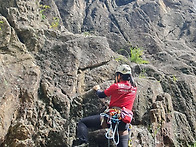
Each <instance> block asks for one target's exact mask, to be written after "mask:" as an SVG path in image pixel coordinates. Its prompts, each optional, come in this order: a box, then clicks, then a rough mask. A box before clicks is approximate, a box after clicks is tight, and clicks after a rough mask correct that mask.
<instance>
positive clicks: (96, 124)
mask: <svg viewBox="0 0 196 147" xmlns="http://www.w3.org/2000/svg"><path fill="white" fill-rule="evenodd" d="M88 128H93V129H101V120H100V115H93V116H88V117H85V118H83V119H81V120H80V122H79V123H78V128H77V136H78V138H79V140H80V141H81V143H83V142H84V143H85V142H88Z"/></svg>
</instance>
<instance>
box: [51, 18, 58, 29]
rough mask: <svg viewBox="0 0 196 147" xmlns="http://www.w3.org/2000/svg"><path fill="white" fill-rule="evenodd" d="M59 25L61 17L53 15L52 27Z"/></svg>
mask: <svg viewBox="0 0 196 147" xmlns="http://www.w3.org/2000/svg"><path fill="white" fill-rule="evenodd" d="M58 26H59V18H58V17H53V22H52V24H51V25H50V28H57V27H58Z"/></svg>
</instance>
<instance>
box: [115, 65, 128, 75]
mask: <svg viewBox="0 0 196 147" xmlns="http://www.w3.org/2000/svg"><path fill="white" fill-rule="evenodd" d="M116 72H119V73H121V74H124V75H125V74H130V75H131V68H130V66H129V65H127V64H122V65H120V66H119V67H117V70H116Z"/></svg>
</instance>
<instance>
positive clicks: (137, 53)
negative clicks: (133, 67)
mask: <svg viewBox="0 0 196 147" xmlns="http://www.w3.org/2000/svg"><path fill="white" fill-rule="evenodd" d="M117 52H118V53H125V54H126V55H127V58H128V60H129V61H131V62H135V63H137V64H148V63H149V61H147V60H144V59H142V55H143V54H144V52H143V50H142V49H140V48H138V47H133V46H130V47H129V51H127V50H125V49H120V50H119V51H117ZM119 60H124V59H123V58H122V57H119V58H116V61H119Z"/></svg>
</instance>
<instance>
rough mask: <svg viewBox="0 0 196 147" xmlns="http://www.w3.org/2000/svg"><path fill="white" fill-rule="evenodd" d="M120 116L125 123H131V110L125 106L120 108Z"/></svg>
mask: <svg viewBox="0 0 196 147" xmlns="http://www.w3.org/2000/svg"><path fill="white" fill-rule="evenodd" d="M121 117H122V121H123V122H125V123H131V120H132V118H133V112H132V111H131V110H129V109H127V108H125V107H123V108H122V111H121Z"/></svg>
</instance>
